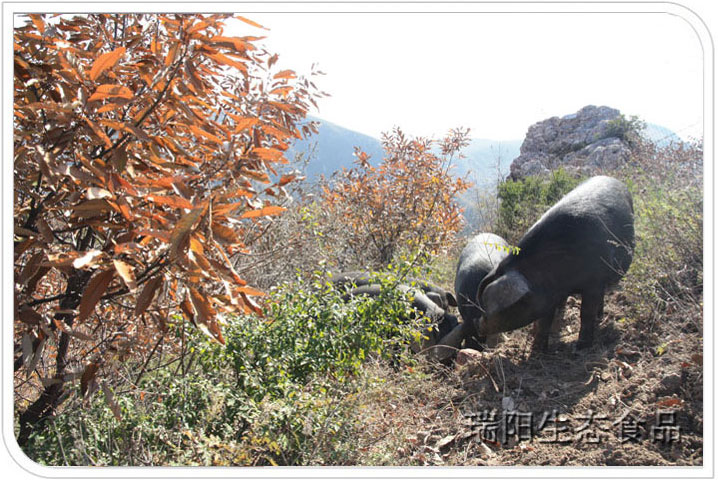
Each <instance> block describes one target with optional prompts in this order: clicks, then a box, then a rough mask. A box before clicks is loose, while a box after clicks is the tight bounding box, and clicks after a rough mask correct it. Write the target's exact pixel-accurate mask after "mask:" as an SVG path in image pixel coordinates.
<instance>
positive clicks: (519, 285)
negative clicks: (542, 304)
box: [480, 270, 531, 317]
mask: <svg viewBox="0 0 718 480" xmlns="http://www.w3.org/2000/svg"><path fill="white" fill-rule="evenodd" d="M530 291H531V289H530V287H529V284H528V282H527V281H526V277H524V276H523V275H522V274H521V273H519V272H517V271H515V270H509V271H508V272H506V273H505V274H503V275H501V276H500V277H498V278H497V279H496V280H494V281H493V282H491V283H489V284H488V285H486V287H485V288H484V291H483V292H482V293H481V299H480V300H481V305H482V306H483V308H484V311H485V314H486V316H487V317H491V316H493V315H494V314H495V313H496V312H500V311H502V310H506V309H507V308H509V307H510V306H512V305H514V304H515V303H516V302H518V301H519V300H521V299H522V298H523V297H524V296H525V295H527V294H528V293H529V292H530Z"/></svg>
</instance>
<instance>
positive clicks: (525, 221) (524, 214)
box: [496, 168, 581, 245]
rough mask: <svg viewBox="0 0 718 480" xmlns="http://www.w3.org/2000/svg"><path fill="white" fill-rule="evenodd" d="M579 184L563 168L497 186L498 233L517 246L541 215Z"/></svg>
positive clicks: (507, 181) (578, 180)
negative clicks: (547, 174) (544, 175)
mask: <svg viewBox="0 0 718 480" xmlns="http://www.w3.org/2000/svg"><path fill="white" fill-rule="evenodd" d="M580 182H581V179H580V178H574V177H572V176H571V175H569V174H568V173H566V171H565V170H564V169H563V168H559V169H558V170H555V171H553V172H552V173H551V175H550V176H548V177H526V178H524V179H522V180H518V181H514V180H506V181H504V182H502V183H500V184H499V187H498V196H499V200H500V205H499V218H498V222H497V226H496V230H497V234H498V235H501V236H502V237H504V238H505V239H506V241H508V242H509V243H510V244H512V245H513V244H516V243H517V242H518V240H519V239H520V238H521V237H522V236H523V234H524V233H526V231H527V230H528V229H529V228H530V227H531V226H532V225H533V224H534V223H535V222H536V220H538V219H539V218H540V217H541V215H543V213H544V212H545V211H546V210H548V209H549V208H551V206H552V205H553V204H554V203H556V202H558V201H559V200H560V199H561V198H562V197H563V196H564V195H565V194H566V193H568V192H569V191H571V190H573V189H574V188H575V187H576V186H577V185H578V184H579V183H580Z"/></svg>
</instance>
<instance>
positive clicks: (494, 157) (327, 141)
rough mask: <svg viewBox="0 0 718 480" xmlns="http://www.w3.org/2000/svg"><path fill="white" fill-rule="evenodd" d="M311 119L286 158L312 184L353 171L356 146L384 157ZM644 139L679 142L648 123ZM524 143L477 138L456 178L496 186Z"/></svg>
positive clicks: (366, 140)
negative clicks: (313, 130) (315, 126)
mask: <svg viewBox="0 0 718 480" xmlns="http://www.w3.org/2000/svg"><path fill="white" fill-rule="evenodd" d="M310 119H311V120H314V121H317V122H319V132H318V133H317V134H316V135H313V136H312V137H310V138H308V139H303V140H300V141H298V142H296V143H295V144H293V145H292V146H291V147H290V149H289V151H288V152H287V158H290V159H295V158H300V159H301V161H302V162H303V169H304V174H305V175H306V176H307V179H308V180H309V181H312V180H315V179H317V178H318V177H319V176H320V175H324V176H326V177H328V176H330V175H331V174H332V173H333V172H335V171H337V170H341V169H342V168H351V167H352V165H353V162H354V147H360V148H361V149H362V150H364V151H365V152H366V153H368V154H369V155H370V156H371V158H372V159H373V160H374V161H378V160H379V159H381V158H382V156H383V149H382V146H381V141H380V140H379V139H378V138H375V137H372V136H370V135H365V134H363V133H359V132H356V131H353V130H350V129H348V128H345V127H342V126H341V125H337V124H336V123H332V122H330V121H327V120H324V119H321V118H317V117H310ZM643 136H644V137H645V138H646V139H648V140H650V141H652V142H656V143H657V144H658V145H659V146H666V145H668V144H669V143H670V142H672V141H680V138H679V137H678V136H677V135H676V134H675V133H673V132H672V131H670V130H669V129H667V128H665V127H661V126H660V125H655V124H652V123H647V124H646V128H645V130H644V131H643ZM522 142H523V140H522V139H516V140H492V139H486V138H474V139H472V140H471V143H470V144H469V145H468V146H467V147H466V148H465V149H464V151H463V158H458V159H454V161H453V165H454V168H453V173H454V175H456V176H461V177H463V176H467V177H468V179H469V180H470V181H471V182H472V183H474V184H475V185H476V186H477V187H480V188H486V187H491V186H492V185H495V183H496V180H497V178H505V177H506V176H507V175H508V174H509V165H510V164H511V162H512V161H513V160H514V159H516V158H517V157H518V156H519V154H520V153H521V151H520V150H521V144H522ZM298 156H299V157H298Z"/></svg>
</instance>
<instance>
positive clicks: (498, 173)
mask: <svg viewBox="0 0 718 480" xmlns="http://www.w3.org/2000/svg"><path fill="white" fill-rule="evenodd" d="M520 149H521V140H487V139H483V138H474V139H472V140H471V143H470V144H469V145H468V146H467V147H466V148H465V149H464V150H463V152H462V153H463V157H464V158H460V159H457V160H455V162H454V164H455V165H456V168H455V170H454V172H455V174H456V175H459V176H462V177H463V176H467V177H468V180H469V181H471V182H472V183H474V184H476V185H477V186H484V185H487V184H495V183H496V179H497V178H498V177H500V178H502V179H503V178H506V175H508V173H509V165H510V164H511V161H512V160H513V159H514V158H516V157H518V156H519V150H520Z"/></svg>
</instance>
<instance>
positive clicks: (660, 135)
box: [641, 123, 683, 147]
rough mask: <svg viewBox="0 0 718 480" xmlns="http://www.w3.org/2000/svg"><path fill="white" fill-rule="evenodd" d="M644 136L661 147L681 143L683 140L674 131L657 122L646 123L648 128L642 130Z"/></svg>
mask: <svg viewBox="0 0 718 480" xmlns="http://www.w3.org/2000/svg"><path fill="white" fill-rule="evenodd" d="M641 134H642V135H643V138H645V139H646V140H650V141H652V142H654V143H655V144H656V145H658V146H659V147H665V146H668V145H670V144H671V143H680V142H682V141H683V140H682V139H681V137H679V136H678V135H676V134H675V133H674V132H673V131H671V130H669V129H667V128H666V127H661V126H660V125H656V124H655V123H646V128H645V129H643V131H642V132H641Z"/></svg>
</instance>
